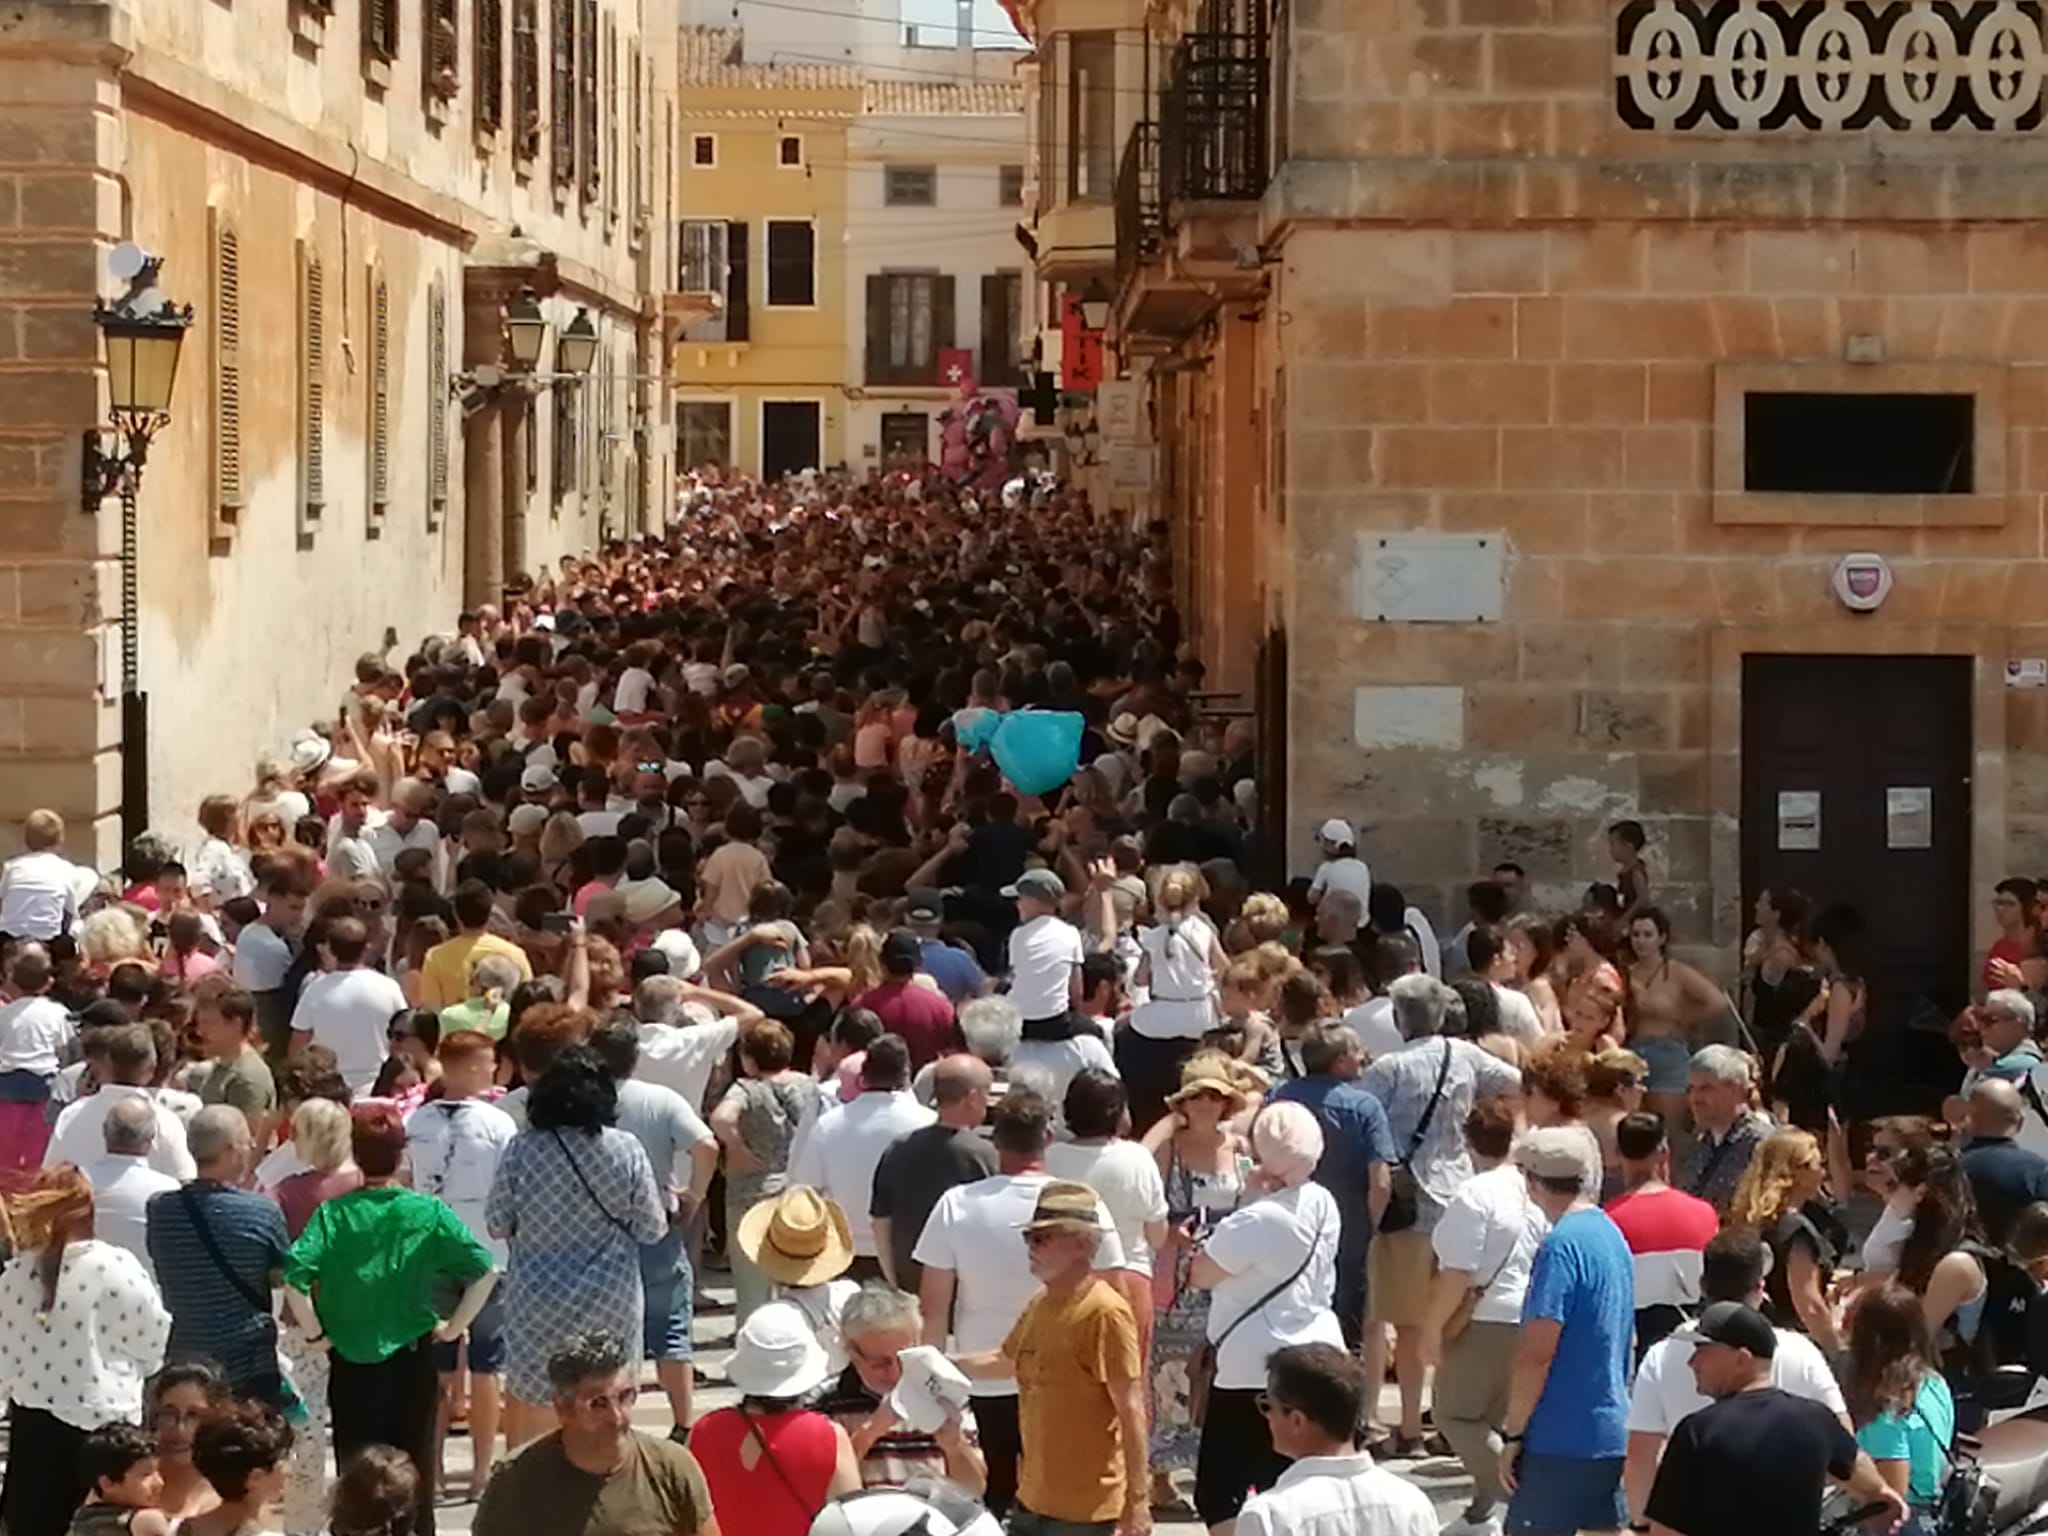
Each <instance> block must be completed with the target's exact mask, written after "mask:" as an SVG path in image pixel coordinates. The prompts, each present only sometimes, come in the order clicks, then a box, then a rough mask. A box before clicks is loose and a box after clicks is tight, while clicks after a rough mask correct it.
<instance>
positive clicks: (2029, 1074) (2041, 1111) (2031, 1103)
mask: <svg viewBox="0 0 2048 1536" xmlns="http://www.w3.org/2000/svg"><path fill="white" fill-rule="evenodd" d="M2019 1089H2020V1097H2021V1098H2023V1099H2025V1100H2026V1101H2027V1107H2028V1108H2029V1109H2031V1110H2033V1112H2034V1113H2035V1114H2036V1115H2038V1116H2039V1117H2040V1119H2041V1123H2042V1124H2043V1125H2048V1104H2044V1103H2042V1102H2041V1090H2040V1089H2038V1088H2036V1087H2035V1086H2034V1069H2033V1068H2032V1067H2029V1068H2028V1069H2027V1070H2026V1072H2025V1073H2023V1074H2022V1075H2021V1077H2020V1082H2019Z"/></svg>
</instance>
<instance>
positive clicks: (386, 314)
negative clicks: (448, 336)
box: [370, 272, 391, 533]
mask: <svg viewBox="0 0 2048 1536" xmlns="http://www.w3.org/2000/svg"><path fill="white" fill-rule="evenodd" d="M390 503H391V285H390V284H389V283H387V282H385V281H384V277H383V274H382V273H378V272H373V273H372V274H371V277H370V528H371V531H372V532H373V533H374V532H375V531H376V528H377V525H378V524H379V523H380V522H381V521H382V520H383V517H384V512H385V509H386V508H387V507H388V506H389V505H390Z"/></svg>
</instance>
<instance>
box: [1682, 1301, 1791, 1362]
mask: <svg viewBox="0 0 2048 1536" xmlns="http://www.w3.org/2000/svg"><path fill="white" fill-rule="evenodd" d="M1697 1331H1698V1334H1699V1337H1700V1340H1701V1342H1702V1343H1707V1344H1726V1345H1727V1346H1728V1347H1729V1348H1730V1349H1746V1350H1748V1351H1749V1352H1750V1353H1751V1354H1752V1355H1755V1356H1756V1357H1757V1359H1759V1360H1768V1359H1770V1358H1771V1357H1772V1356H1773V1355H1775V1354H1776V1353H1777V1352H1778V1335H1777V1332H1776V1330H1775V1329H1773V1328H1772V1327H1771V1325H1770V1322H1769V1320H1768V1319H1766V1318H1765V1317H1764V1315H1763V1313H1761V1312H1759V1311H1757V1310H1756V1308H1754V1307H1745V1306H1744V1305H1743V1304H1742V1303H1741V1302H1739V1301H1717V1302H1715V1303H1714V1304H1713V1305H1712V1306H1710V1307H1708V1308H1707V1309H1706V1311H1704V1312H1702V1313H1701V1314H1700V1320H1699V1325H1698V1329H1697Z"/></svg>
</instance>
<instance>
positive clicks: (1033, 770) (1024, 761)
mask: <svg viewBox="0 0 2048 1536" xmlns="http://www.w3.org/2000/svg"><path fill="white" fill-rule="evenodd" d="M1085 725H1086V722H1085V721H1084V720H1082V718H1081V717H1080V716H1079V715H1076V714H1069V713H1065V712H1062V711H1055V710H1036V709H1027V710H1022V711H1019V712H1018V713H1015V714H1009V715H1004V716H1003V718H1002V723H1001V724H1000V725H998V726H997V727H996V731H995V739H994V741H993V742H992V743H991V745H990V748H989V750H990V752H991V754H992V755H993V756H994V758H995V760H996V766H997V767H998V768H1000V769H1002V771H1003V777H1004V778H1006V779H1008V780H1009V781H1010V782H1011V783H1012V784H1014V785H1016V786H1017V792H1018V793H1019V794H1023V795H1046V794H1050V793H1052V791H1054V790H1056V789H1058V788H1059V787H1060V786H1061V785H1062V784H1064V783H1066V782H1067V780H1069V779H1071V778H1072V777H1073V776H1074V770H1075V769H1077V768H1079V767H1080V766H1081V732H1082V730H1083V728H1084V727H1085Z"/></svg>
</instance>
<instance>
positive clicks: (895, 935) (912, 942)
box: [882, 928, 924, 972]
mask: <svg viewBox="0 0 2048 1536" xmlns="http://www.w3.org/2000/svg"><path fill="white" fill-rule="evenodd" d="M923 954H924V948H923V946H922V945H921V944H919V942H918V938H917V935H916V934H914V933H912V932H911V931H910V930H909V929H908V928H894V929H891V930H890V932H889V936H888V937H887V938H885V939H883V940H882V969H883V970H885V971H897V972H908V971H914V970H916V969H917V963H918V961H919V960H920V959H921V958H922V957H923Z"/></svg>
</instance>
